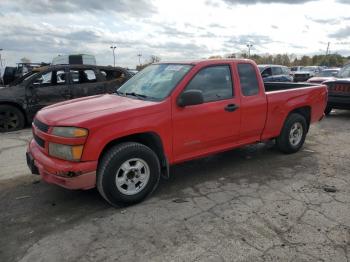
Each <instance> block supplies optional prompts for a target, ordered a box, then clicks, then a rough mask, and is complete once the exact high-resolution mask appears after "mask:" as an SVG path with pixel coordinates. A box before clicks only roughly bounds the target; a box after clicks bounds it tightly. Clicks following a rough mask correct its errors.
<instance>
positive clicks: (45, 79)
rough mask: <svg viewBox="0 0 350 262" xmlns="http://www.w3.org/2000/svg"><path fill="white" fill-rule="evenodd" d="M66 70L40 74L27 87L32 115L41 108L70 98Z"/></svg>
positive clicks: (27, 96)
mask: <svg viewBox="0 0 350 262" xmlns="http://www.w3.org/2000/svg"><path fill="white" fill-rule="evenodd" d="M66 80H67V77H66V72H65V70H64V69H58V70H49V71H45V72H43V73H40V74H38V76H36V78H34V79H33V81H31V82H30V83H29V84H28V86H27V87H26V98H27V101H28V107H29V109H30V111H31V112H32V114H35V113H36V112H37V111H38V110H40V109H41V108H43V107H45V106H48V105H52V104H55V103H58V102H61V101H64V100H67V99H69V98H70V90H69V85H68V84H67V81H66Z"/></svg>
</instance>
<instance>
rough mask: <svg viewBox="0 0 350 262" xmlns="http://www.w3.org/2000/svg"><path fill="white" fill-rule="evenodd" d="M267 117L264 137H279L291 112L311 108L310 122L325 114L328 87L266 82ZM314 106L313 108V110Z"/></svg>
mask: <svg viewBox="0 0 350 262" xmlns="http://www.w3.org/2000/svg"><path fill="white" fill-rule="evenodd" d="M265 90H266V99H267V118H266V124H265V128H264V132H263V135H262V138H263V139H267V138H272V137H277V136H278V135H279V133H280V131H281V128H282V126H283V123H284V121H285V119H286V117H287V115H288V113H289V112H291V111H293V110H294V109H295V108H304V110H310V123H313V122H316V121H319V120H320V118H321V117H322V116H323V112H324V109H325V108H324V107H325V98H326V97H327V88H326V86H325V85H322V84H309V83H265ZM311 108H312V110H311Z"/></svg>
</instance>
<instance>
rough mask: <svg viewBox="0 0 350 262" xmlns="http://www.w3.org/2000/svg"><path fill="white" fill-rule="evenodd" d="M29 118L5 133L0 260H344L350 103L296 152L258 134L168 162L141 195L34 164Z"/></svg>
mask: <svg viewBox="0 0 350 262" xmlns="http://www.w3.org/2000/svg"><path fill="white" fill-rule="evenodd" d="M30 137H31V130H30V129H26V130H23V131H19V132H14V133H8V134H0V210H1V212H0V225H1V227H0V261H2V262H5V261H36V262H37V261H50V262H52V261H298V262H300V261H337V262H338V261H350V161H349V158H350V111H340V110H339V111H335V112H332V114H331V115H330V116H329V117H326V118H325V119H324V120H323V121H322V122H320V123H318V124H316V125H314V126H312V128H311V129H310V132H309V134H308V137H307V139H306V143H305V146H304V147H303V149H302V150H301V151H300V152H298V153H296V154H293V155H284V154H281V153H280V152H279V151H277V150H276V149H275V148H274V146H273V143H268V144H257V145H252V146H248V147H244V148H241V149H236V150H232V151H228V152H225V153H221V154H217V155H214V156H211V157H207V158H203V159H199V160H194V161H190V162H187V163H183V164H181V165H176V166H174V167H172V168H171V177H170V179H169V180H163V181H161V184H160V187H159V188H158V190H156V191H155V192H154V194H153V195H152V196H151V197H149V198H148V199H147V200H146V201H144V202H142V203H140V204H138V205H135V206H131V207H128V208H120V209H116V208H112V207H110V206H109V205H108V204H107V203H106V202H105V201H104V200H103V199H102V198H101V197H100V195H99V194H98V192H97V191H96V190H88V191H70V190H66V189H63V188H60V187H57V186H55V185H49V184H46V183H45V182H43V181H41V179H40V177H39V176H34V175H31V174H30V172H29V170H28V168H27V167H26V163H25V148H26V144H27V142H28V140H29V139H30Z"/></svg>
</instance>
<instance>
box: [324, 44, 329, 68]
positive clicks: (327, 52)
mask: <svg viewBox="0 0 350 262" xmlns="http://www.w3.org/2000/svg"><path fill="white" fill-rule="evenodd" d="M329 45H330V42H328V44H327V50H326V55H325V57H324V61H325V65H326V66H329V63H327V56H328V54H329Z"/></svg>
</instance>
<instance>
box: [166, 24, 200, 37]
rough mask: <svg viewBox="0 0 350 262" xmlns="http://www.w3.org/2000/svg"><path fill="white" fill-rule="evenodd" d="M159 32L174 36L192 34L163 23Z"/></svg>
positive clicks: (191, 35)
mask: <svg viewBox="0 0 350 262" xmlns="http://www.w3.org/2000/svg"><path fill="white" fill-rule="evenodd" d="M160 33H163V34H166V35H168V36H174V37H193V36H194V34H192V33H189V32H185V31H182V30H180V29H177V28H176V27H173V26H168V25H163V26H162V27H161V30H160Z"/></svg>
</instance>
